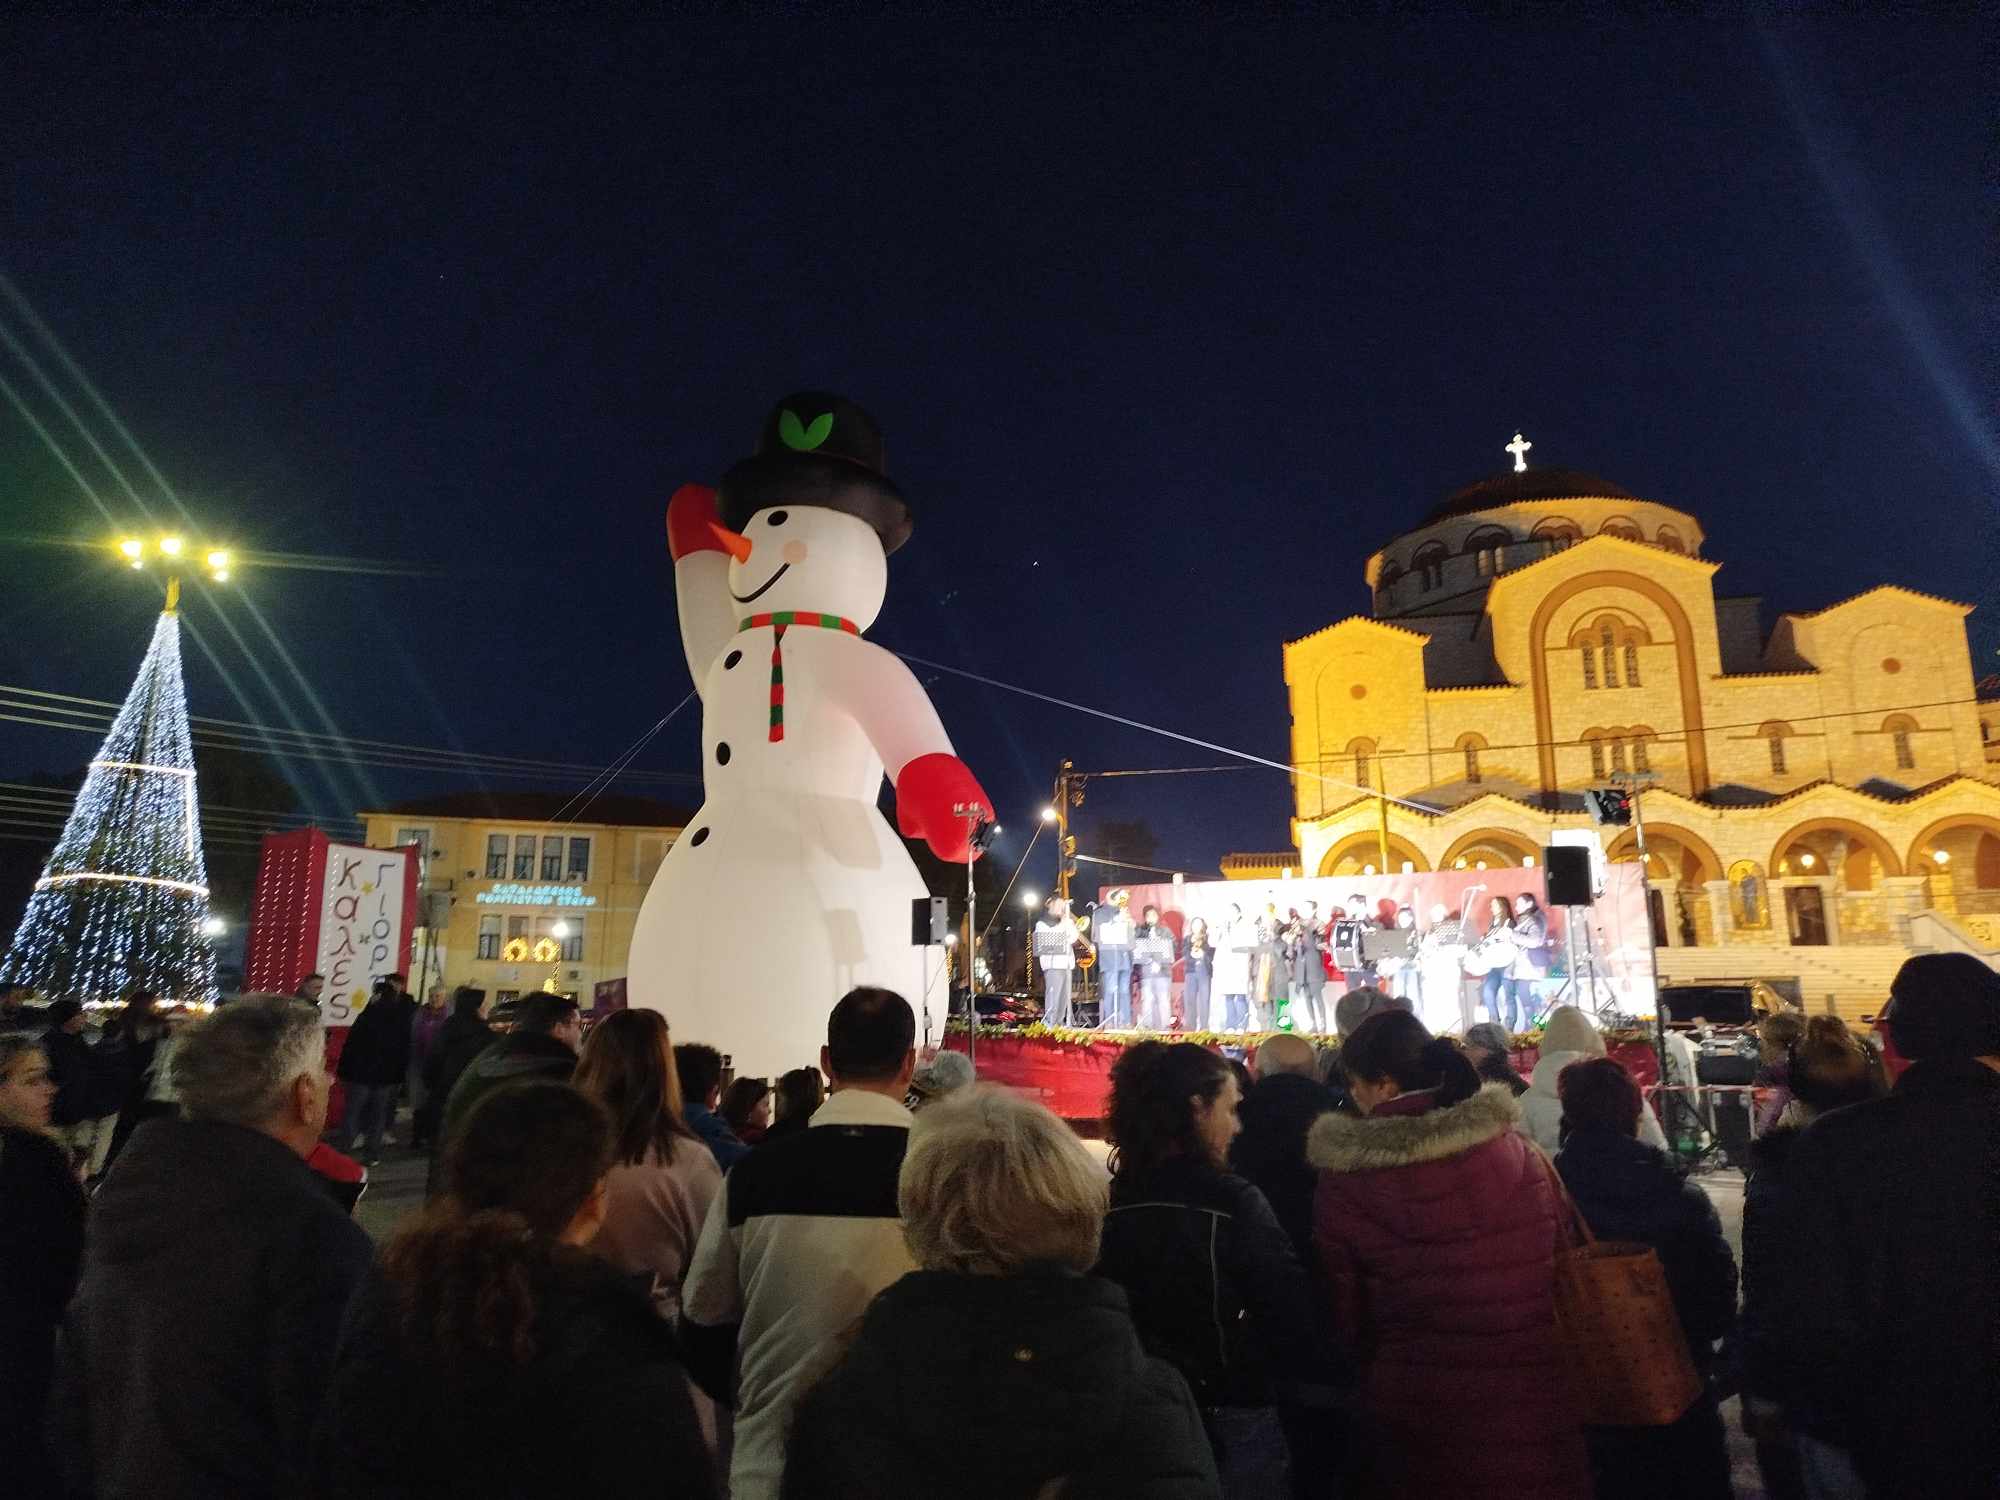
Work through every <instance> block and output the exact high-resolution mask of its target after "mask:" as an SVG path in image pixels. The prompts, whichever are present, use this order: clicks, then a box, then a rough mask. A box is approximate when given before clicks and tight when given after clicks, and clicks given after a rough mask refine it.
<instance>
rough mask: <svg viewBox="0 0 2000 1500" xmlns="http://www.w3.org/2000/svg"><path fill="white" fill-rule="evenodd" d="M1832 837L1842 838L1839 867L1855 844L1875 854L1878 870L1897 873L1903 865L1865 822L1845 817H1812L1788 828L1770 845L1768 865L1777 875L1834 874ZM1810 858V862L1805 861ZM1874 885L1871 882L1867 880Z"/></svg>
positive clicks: (1889, 846) (1900, 871) (1893, 850)
mask: <svg viewBox="0 0 2000 1500" xmlns="http://www.w3.org/2000/svg"><path fill="white" fill-rule="evenodd" d="M1835 840H1845V841H1846V845H1847V847H1846V848H1845V849H1844V850H1841V851H1840V853H1839V859H1840V861H1841V864H1842V866H1843V867H1844V866H1845V865H1846V862H1847V861H1848V860H1849V859H1850V858H1851V857H1852V854H1853V851H1854V848H1855V846H1857V845H1859V846H1862V847H1865V848H1866V849H1867V850H1868V851H1869V853H1871V854H1872V855H1874V857H1875V865H1876V868H1877V870H1879V871H1880V873H1881V874H1884V875H1900V874H1902V873H1903V864H1902V861H1901V860H1900V859H1898V858H1897V857H1896V851H1895V849H1894V848H1893V847H1892V846H1891V845H1890V843H1889V841H1888V840H1887V839H1885V838H1883V837H1882V835H1881V834H1879V833H1877V832H1876V831H1875V830H1874V829H1872V828H1869V827H1867V826H1866V825H1865V824H1861V823H1855V822H1852V821H1850V820H1848V819H1846V818H1813V819H1811V820H1810V821H1808V822H1804V823H1800V824H1798V825H1797V826H1796V827H1793V828H1791V829H1790V830H1788V831H1787V832H1786V833H1785V834H1784V835H1783V836H1782V837H1781V838H1780V839H1779V840H1778V842H1777V843H1776V844H1774V845H1772V846H1771V859H1770V864H1769V866H1768V868H1770V869H1771V870H1773V871H1775V872H1776V873H1778V874H1780V875H1808V874H1810V875H1831V874H1833V873H1834V865H1833V861H1834V850H1833V848H1832V845H1833V844H1834V841H1835ZM1808 859H1810V861H1811V862H1810V863H1807V860H1808ZM1870 884H1871V885H1872V884H1873V881H1872V880H1871V881H1870Z"/></svg>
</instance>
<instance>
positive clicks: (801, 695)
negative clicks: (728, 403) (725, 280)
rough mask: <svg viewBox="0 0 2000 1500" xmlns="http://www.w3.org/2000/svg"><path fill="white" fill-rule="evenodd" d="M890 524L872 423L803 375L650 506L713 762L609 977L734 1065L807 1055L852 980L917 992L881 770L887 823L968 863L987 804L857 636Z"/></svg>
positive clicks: (909, 882) (892, 533)
mask: <svg viewBox="0 0 2000 1500" xmlns="http://www.w3.org/2000/svg"><path fill="white" fill-rule="evenodd" d="M912 526H913V522H912V518H911V514H910V507H909V504H908V502H907V501H906V500H905V499H904V497H903V494H902V492H901V491H900V490H899V489H898V488H897V487H896V486H895V485H894V484H893V483H892V482H891V481H890V480H889V478H888V476H887V473H886V472H885V464H884V457H883V444H882V436H881V431H880V429H879V428H878V427H877V426H876V424H875V422H874V420H873V419H872V418H871V417H870V416H869V415H868V414H867V413H866V412H864V411H863V410H861V408H859V407H858V406H856V405H854V404H853V403H852V402H850V401H848V400H846V399H844V398H843V397H840V396H835V395H831V394H828V393H826V392H819V391H803V392H799V393H797V394H795V395H792V396H788V397H786V398H785V399H784V400H783V401H780V402H779V403H778V404H777V405H776V406H775V407H774V408H773V409H772V411H771V412H770V414H769V415H768V416H767V418H766V419H765V422H764V426H763V430H762V432H761V433H760V435H759V438H758V443H757V448H756V452H755V453H754V454H752V456H751V457H749V458H747V459H744V460H743V461H742V462H740V463H737V464H736V465H734V466H733V467H731V468H730V469H729V470H728V472H727V473H726V474H725V475H724V476H723V479H722V484H721V486H720V489H719V491H718V490H709V489H707V488H705V487H702V486H698V485H686V486H683V487H682V488H681V489H680V490H678V491H676V492H675V494H674V496H673V500H672V502H671V504H669V506H668V507H667V540H668V548H669V551H670V552H671V554H672V556H673V559H674V592H675V595H676V600H675V602H676V605H677V607H678V613H679V616H680V626H681V644H682V647H683V649H684V650H685V652H686V655H687V661H688V669H689V671H690V672H691V673H692V675H693V677H694V680H695V684H696V687H697V689H698V690H699V692H700V694H701V698H702V715H703V720H704V724H703V730H704V740H705V742H706V743H707V744H708V746H709V748H710V753H711V754H712V755H713V757H714V759H713V761H712V763H711V764H712V766H713V767H714V768H716V769H717V770H720V769H721V768H724V767H726V768H727V771H726V774H721V775H715V774H711V775H710V776H709V778H708V785H707V796H706V799H705V801H704V803H703V806H702V809H701V812H700V814H699V815H698V817H697V819H696V820H695V821H696V822H697V823H698V825H699V826H698V828H697V831H696V832H695V833H694V834H691V835H690V836H689V837H688V838H687V839H686V840H685V841H683V842H682V843H680V844H677V845H676V846H675V847H674V849H673V850H671V851H669V853H668V855H667V858H666V859H665V860H664V861H663V862H662V863H661V866H660V870H659V873H658V875H657V876H655V878H654V881H653V885H652V888H651V890H650V891H649V892H648V894H647V897H646V900H645V903H644V905H643V906H642V908H641V910H640V913H639V918H638V922H637V924H636V926H635V929H634V932H633V939H632V948H631V971H630V974H629V976H628V979H629V992H630V995H631V999H632V1003H633V1004H636V1005H643V1006H650V1007H652V1008H654V1009H657V1010H661V1011H663V1012H665V1013H667V1014H668V1016H669V1018H670V1019H671V1021H672V1023H673V1026H674V1029H675V1031H676V1032H677V1033H678V1034H679V1035H681V1036H684V1037H689V1038H696V1037H698V1038H699V1039H701V1040H703V1041H706V1042H710V1043H712V1044H714V1045H716V1046H719V1047H721V1048H722V1050H724V1051H725V1052H729V1053H732V1054H733V1055H734V1056H735V1058H736V1062H737V1066H738V1069H739V1070H740V1071H750V1072H758V1071H763V1070H764V1069H766V1068H770V1069H772V1070H782V1069H784V1068H791V1067H797V1066H798V1065H799V1060H800V1059H801V1058H804V1059H810V1058H812V1057H813V1056H815V1055H816V1054H817V1052H818V1049H819V1046H820V1044H821V1043H822V1042H824V1040H825V1027H826V1015H827V1011H828V1010H829V1009H830V1008H831V1007H832V1005H833V1003H834V1001H836V1000H837V999H839V997H840V995H841V994H842V993H844V992H845V991H846V990H848V989H850V988H853V987H854V986H855V985H858V984H864V983H870V984H880V985H884V986H886V987H888V988H890V989H894V990H897V991H899V992H900V993H904V994H918V993H920V992H921V990H922V988H923V984H924V973H923V968H922V959H923V950H921V949H917V948H913V947H912V946H911V945H910V941H909V938H910V924H909V913H910V901H911V899H912V898H915V897H920V896H922V895H924V894H925V891H924V886H923V882H922V881H921V880H920V879H919V878H918V876H917V872H916V868H915V866H914V865H913V864H912V863H911V862H910V858H909V854H908V852H907V851H906V850H905V848H904V847H903V845H902V843H901V841H900V840H898V839H897V838H896V837H895V836H894V834H892V833H891V831H890V829H889V827H888V825H887V824H886V823H885V822H884V821H883V820H882V817H881V815H880V814H879V813H878V812H877V811H876V809H875V797H876V793H877V791H878V789H879V787H880V785H881V778H882V776H883V775H885V774H886V775H887V776H888V777H889V780H890V782H891V784H892V785H893V787H894V789H895V795H896V823H897V826H898V828H899V829H900V830H901V831H902V832H903V834H904V835H906V836H908V837H911V838H921V839H923V840H924V842H925V843H926V844H928V845H929V846H930V848H931V850H932V851H933V852H934V853H935V854H937V855H938V856H939V857H940V858H943V859H946V860H952V861H958V862H963V861H965V860H967V859H969V858H973V857H975V856H974V854H973V850H972V842H971V841H972V837H973V835H974V833H975V831H976V828H977V826H978V825H979V824H981V823H986V822H990V821H991V820H992V816H993V814H992V803H991V801H990V800H989V799H988V798H987V796H986V794H985V792H984V791H983V790H982V789H981V787H980V785H979V782H978V780H977V779H976V778H975V777H974V776H973V774H972V772H971V771H970V770H969V769H968V768H967V767H966V765H965V763H964V762H963V761H962V760H960V759H959V758H958V756H957V755H956V754H955V753H954V751H953V749H952V745H951V741H950V739H949V737H948V736H947V735H946V734H945V731H944V726H943V725H942V723H941V722H940V721H939V719H938V716H937V711H936V709H935V708H934V707H933V706H932V704H931V702H930V699H929V697H928V696H927V695H926V694H925V692H924V690H923V688H922V686H921V685H920V684H919V683H918V682H917V680H916V678H915V676H914V675H913V674H912V673H911V672H910V670H909V668H907V667H906V666H904V665H903V663H902V662H901V661H900V660H899V659H898V658H896V657H895V656H894V655H892V654H891V653H889V652H887V651H884V650H883V649H882V648H880V647H879V646H876V645H874V644H873V643H871V642H869V641H868V640H866V639H864V638H863V632H865V631H866V630H867V629H868V627H869V626H870V625H872V624H873V623H874V621H875V618H876V616H877V615H878V614H879V613H880V612H881V609H882V605H883V601H884V598H885V596H886V594H887V589H888V558H889V555H890V554H891V553H893V552H894V551H895V550H896V549H897V548H898V547H900V546H901V545H902V544H903V543H904V542H905V541H907V540H908V539H909V536H910V533H911V530H912ZM725 832H726V833H727V834H728V837H726V838H724V837H720V835H722V834H723V833H725ZM710 834H715V835H717V837H716V838H715V839H714V840H713V841H711V840H710V839H709V837H708V836H709V835H710ZM704 843H707V844H708V845H709V847H708V849H707V850H705V851H704V853H703V854H702V855H701V856H700V857H699V858H696V857H695V856H693V855H692V853H691V851H692V850H693V849H695V848H697V847H699V846H700V845H702V844H704Z"/></svg>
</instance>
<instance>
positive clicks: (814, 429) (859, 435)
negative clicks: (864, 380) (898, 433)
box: [716, 391, 916, 552]
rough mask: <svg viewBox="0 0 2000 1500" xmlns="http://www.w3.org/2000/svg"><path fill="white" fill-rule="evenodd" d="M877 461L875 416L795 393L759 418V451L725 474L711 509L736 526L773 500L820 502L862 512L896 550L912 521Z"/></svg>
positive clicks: (838, 400)
mask: <svg viewBox="0 0 2000 1500" xmlns="http://www.w3.org/2000/svg"><path fill="white" fill-rule="evenodd" d="M882 463H883V460H882V429H881V428H879V427H877V426H876V425H875V419H874V418H873V417H871V416H869V415H868V413H867V412H865V411H863V410H862V409H861V408H860V407H858V406H856V405H855V404H854V403H853V402H852V401H849V400H848V399H847V398H846V397H844V396H834V395H830V394H828V393H827V392H825V391H799V392H797V393H795V394H793V395H790V396H787V397H785V399H784V400H782V401H780V402H779V403H778V404H777V405H776V406H775V407H773V408H772V409H771V414H770V416H768V417H766V418H765V419H764V430H763V432H762V433H761V434H760V435H759V437H758V439H757V451H756V453H755V454H754V455H752V456H751V457H749V458H746V459H744V460H743V461H742V462H741V463H739V464H736V465H734V466H732V467H731V468H730V470H729V472H728V473H726V474H724V475H723V476H722V488H721V490H720V491H719V492H718V494H717V497H716V509H717V511H718V512H719V513H720V515H721V519H722V524H723V525H724V526H727V527H728V528H729V529H730V530H731V531H741V530H742V529H743V528H744V527H745V526H747V525H748V524H749V523H750V518H751V517H752V516H754V515H756V514H757V512H758V511H760V510H768V509H770V508H771V507H772V506H774V505H822V506H825V507H826V508H827V509H828V510H842V511H846V512H847V513H848V514H849V515H850V516H859V517H860V518H861V519H862V520H864V521H866V522H867V523H868V524H869V525H870V526H873V527H874V528H875V534H876V535H877V536H879V537H881V539H882V550H883V551H884V552H894V551H895V550H896V549H897V548H898V547H900V546H902V545H903V543H905V542H907V541H908V540H909V539H910V532H911V531H912V530H913V529H914V528H915V524H916V523H915V521H914V520H913V519H912V518H911V516H910V507H909V504H908V502H906V501H905V500H904V499H903V495H902V491H900V490H898V489H897V488H896V487H895V485H893V484H891V483H890V482H889V477H888V475H886V474H884V473H883V472H882Z"/></svg>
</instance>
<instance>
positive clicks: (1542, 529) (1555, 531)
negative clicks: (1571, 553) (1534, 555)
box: [1534, 520, 1583, 552]
mask: <svg viewBox="0 0 2000 1500" xmlns="http://www.w3.org/2000/svg"><path fill="white" fill-rule="evenodd" d="M1534 540H1536V541H1538V542H1541V543H1543V544H1544V545H1545V546H1547V548H1548V549H1549V551H1550V552H1560V551H1562V550H1563V548H1565V547H1574V546H1575V545H1576V544H1577V543H1578V542H1580V541H1582V540H1583V533H1582V532H1581V531H1579V530H1578V529H1577V525H1576V522H1574V521H1561V520H1556V521H1544V522H1542V524H1541V525H1539V526H1537V527H1536V528H1535V531H1534Z"/></svg>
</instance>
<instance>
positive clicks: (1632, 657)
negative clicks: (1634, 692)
mask: <svg viewBox="0 0 2000 1500" xmlns="http://www.w3.org/2000/svg"><path fill="white" fill-rule="evenodd" d="M1638 685H1639V648H1638V646H1636V645H1635V644H1633V643H1632V642H1631V641H1627V642H1626V643H1625V686H1627V687H1637V686H1638Z"/></svg>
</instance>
